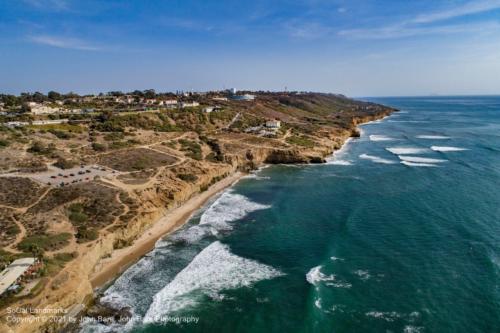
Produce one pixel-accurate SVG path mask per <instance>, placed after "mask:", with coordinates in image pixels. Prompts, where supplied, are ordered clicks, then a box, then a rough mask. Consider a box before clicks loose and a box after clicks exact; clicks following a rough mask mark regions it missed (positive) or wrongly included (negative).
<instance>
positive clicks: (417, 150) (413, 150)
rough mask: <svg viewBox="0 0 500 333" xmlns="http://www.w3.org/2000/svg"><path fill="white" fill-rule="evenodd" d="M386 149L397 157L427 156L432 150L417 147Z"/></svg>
mask: <svg viewBox="0 0 500 333" xmlns="http://www.w3.org/2000/svg"><path fill="white" fill-rule="evenodd" d="M385 149H386V150H387V151H390V152H391V153H393V154H395V155H408V154H425V153H428V152H430V150H429V149H427V148H417V147H388V148H385Z"/></svg>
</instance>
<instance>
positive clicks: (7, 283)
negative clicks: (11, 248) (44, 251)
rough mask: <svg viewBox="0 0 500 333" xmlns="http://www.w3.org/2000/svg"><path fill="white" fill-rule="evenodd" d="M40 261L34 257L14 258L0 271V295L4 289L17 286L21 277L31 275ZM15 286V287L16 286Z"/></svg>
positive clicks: (13, 288) (11, 288) (21, 279)
mask: <svg viewBox="0 0 500 333" xmlns="http://www.w3.org/2000/svg"><path fill="white" fill-rule="evenodd" d="M40 266H41V263H40V262H39V261H38V260H37V259H36V258H21V259H17V260H14V261H13V262H12V263H11V264H10V265H9V266H8V267H7V268H6V269H4V270H3V271H2V273H0V295H2V294H4V293H5V292H6V291H8V290H9V289H10V290H15V289H17V288H19V286H20V284H21V283H22V282H23V279H25V278H27V277H30V276H32V275H33V274H34V273H36V271H37V270H38V269H39V268H40ZM16 287H17V288H16Z"/></svg>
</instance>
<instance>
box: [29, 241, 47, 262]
mask: <svg viewBox="0 0 500 333" xmlns="http://www.w3.org/2000/svg"><path fill="white" fill-rule="evenodd" d="M28 250H29V252H30V253H31V254H32V255H33V257H35V258H37V259H38V260H40V261H41V260H43V255H44V252H45V251H44V250H43V249H42V248H41V247H40V246H38V245H37V244H30V246H29V248H28Z"/></svg>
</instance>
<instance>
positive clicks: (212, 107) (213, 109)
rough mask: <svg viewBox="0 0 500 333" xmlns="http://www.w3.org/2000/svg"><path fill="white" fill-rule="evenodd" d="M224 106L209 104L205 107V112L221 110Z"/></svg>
mask: <svg viewBox="0 0 500 333" xmlns="http://www.w3.org/2000/svg"><path fill="white" fill-rule="evenodd" d="M220 110H222V108H221V107H220V106H207V107H206V108H203V112H205V113H210V112H214V111H220Z"/></svg>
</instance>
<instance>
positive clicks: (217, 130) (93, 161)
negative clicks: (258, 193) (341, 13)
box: [0, 93, 396, 333]
mask: <svg viewBox="0 0 500 333" xmlns="http://www.w3.org/2000/svg"><path fill="white" fill-rule="evenodd" d="M200 102H201V103H208V102H207V101H206V100H204V99H203V98H201V99H200ZM219 104H221V105H220V107H221V109H222V111H218V113H216V112H212V113H210V114H206V113H203V111H202V110H201V109H200V110H198V109H195V110H190V111H186V112H184V113H181V112H182V111H179V113H177V112H178V111H172V112H170V111H166V112H164V113H162V112H159V113H156V112H155V113H138V114H133V115H121V114H114V115H109V116H107V118H106V119H104V118H102V119H101V118H96V119H91V120H90V122H89V123H88V124H85V125H81V124H79V125H75V126H78V127H79V129H78V131H79V132H78V133H76V132H72V134H71V135H72V137H71V138H69V139H60V138H58V137H57V135H53V134H51V133H50V132H43V133H41V132H39V131H34V132H33V133H31V134H30V133H28V134H26V135H27V136H28V139H29V140H28V142H33V141H34V140H38V141H40V142H42V145H43V144H48V143H49V142H52V143H54V146H55V148H54V149H55V150H56V151H57V150H60V151H61V153H60V155H59V156H57V157H53V156H55V155H49V154H45V155H44V154H38V153H33V152H28V154H27V155H26V154H24V155H23V156H24V157H23V158H25V159H27V158H29V159H30V163H32V164H36V163H42V164H43V163H45V164H51V163H55V162H57V161H58V160H61V159H64V160H71V161H73V162H74V163H75V165H76V168H79V167H78V166H79V165H82V167H81V170H80V169H75V170H79V172H80V173H81V172H83V174H82V175H83V176H82V177H84V176H85V172H86V171H82V170H90V172H94V171H93V170H94V169H92V168H91V167H87V166H92V165H96V166H98V167H97V168H98V171H99V172H101V173H100V174H98V175H97V174H96V175H95V176H94V177H93V179H88V180H87V181H85V179H84V181H81V182H75V183H73V184H69V185H66V186H54V185H53V184H49V185H48V184H47V181H45V182H42V181H41V180H40V179H44V178H43V174H42V175H41V176H40V175H38V174H37V173H36V172H30V173H25V172H19V171H16V168H17V169H19V167H18V165H21V164H22V163H25V164H26V163H27V161H25V160H23V161H20V160H11V164H10V165H3V167H4V174H3V175H2V177H0V182H4V183H5V184H3V183H2V184H3V185H5V186H2V188H7V187H6V186H8V184H11V183H9V182H13V181H20V180H22V181H28V182H29V185H30V186H31V185H32V186H34V187H36V188H38V192H36V193H35V194H34V195H33V197H28V196H27V194H22V195H23V196H24V197H23V200H24V201H22V200H18V201H17V202H14V203H12V202H8V201H7V198H8V196H7V195H1V194H0V204H1V205H2V207H5V208H2V209H3V211H2V212H1V213H2V214H3V216H4V217H5V220H6V221H8V223H12V224H13V225H17V226H18V228H19V233H18V234H17V236H15V237H11V238H8V239H7V238H6V239H4V240H2V241H3V243H2V244H3V245H2V246H3V247H4V251H6V253H7V254H6V255H9V256H11V257H15V256H18V255H22V253H23V251H26V252H27V253H29V251H30V250H28V249H27V248H26V249H25V248H23V247H22V244H24V243H23V242H26V239H28V240H32V239H35V238H34V237H35V235H44V237H45V238H44V242H45V243H43V244H42V246H45V244H46V243H47V242H49V240H52V239H54V238H55V237H56V236H58V237H59V238H58V239H60V240H58V241H57V242H55V241H54V242H50V246H47V247H46V248H44V251H43V254H42V255H43V257H44V260H45V262H46V263H47V267H48V268H49V269H48V270H47V271H46V272H45V274H44V275H43V276H42V277H41V279H40V281H39V283H40V286H39V287H38V289H37V290H35V291H33V292H32V293H31V294H29V295H27V296H23V297H14V298H13V299H11V300H9V301H8V302H5V303H4V305H3V306H2V308H1V309H0V313H1V316H2V320H1V321H0V331H2V332H4V331H5V332H23V333H24V332H59V331H60V330H61V328H62V327H64V326H66V325H68V324H71V323H72V321H74V320H77V319H78V315H79V314H80V313H83V312H84V310H85V308H86V307H87V306H89V305H91V304H92V303H93V298H94V292H95V290H96V288H99V287H102V286H104V285H105V284H106V283H107V282H109V281H111V280H112V279H113V278H114V277H116V276H117V274H120V273H121V272H123V271H124V270H125V269H126V268H127V267H128V266H129V265H131V264H132V263H134V262H135V261H137V260H138V259H139V258H140V257H141V256H142V255H144V254H146V253H147V252H148V251H150V250H151V249H152V248H153V247H154V244H155V242H156V240H158V239H159V238H160V237H162V236H163V235H165V234H168V233H169V232H172V231H174V230H176V229H177V228H179V227H180V226H181V225H182V224H183V223H184V222H185V221H186V220H187V219H188V218H189V216H190V214H191V213H193V212H194V211H196V210H197V209H198V208H199V207H201V206H202V205H203V204H204V203H205V202H206V201H207V200H208V199H209V198H210V197H211V196H212V195H214V194H216V193H217V192H219V191H221V190H223V189H224V188H226V187H228V186H230V185H231V184H233V183H234V182H235V181H237V180H238V179H239V178H240V177H241V176H242V175H244V174H246V173H248V172H251V171H252V170H255V169H257V168H259V167H260V166H263V165H264V164H308V163H324V162H325V158H326V157H328V156H329V155H331V154H332V153H333V152H334V151H335V150H337V149H340V147H342V145H343V144H344V142H345V141H346V140H347V139H348V138H350V137H356V136H359V132H358V130H357V125H359V124H362V123H365V122H369V121H374V120H377V119H381V118H383V117H385V116H388V115H390V114H391V113H392V112H394V111H396V110H394V109H392V108H388V107H385V106H382V105H378V104H374V103H367V102H360V101H355V100H352V99H349V98H347V97H344V96H342V95H333V94H316V93H304V94H277V93H256V98H255V100H254V101H250V102H249V101H222V102H219ZM169 112H170V113H169ZM270 119H271V120H273V121H274V122H275V123H276V124H278V125H272V126H274V127H266V121H270ZM167 124H168V129H169V130H165V131H163V130H161V131H160V130H158V129H159V128H166V127H165V126H167ZM162 126H163V127H162ZM118 128H121V129H122V131H120V130H117V129H118ZM257 128H258V129H257ZM110 129H111V131H110ZM74 130H75V131H76V129H74ZM75 133H76V134H75ZM129 134H130V135H129ZM59 136H61V137H62V134H59ZM85 136H87V137H88V138H92V139H93V141H91V144H90V145H89V144H81V140H84V139H85V138H84V137H85ZM82 138H83V139H82ZM127 138H129V139H127ZM108 139H109V140H108ZM71 140H74V141H75V146H76V144H77V143H79V144H80V145H79V146H78V147H79V148H78V149H76V148H74V151H73V152H69V150H67V148H65V147H67V146H68V144H70V143H71ZM77 140H80V141H78V142H77ZM127 140H128V141H127ZM118 142H128V143H127V144H126V145H125V144H121V146H120V144H118ZM96 143H99V144H100V145H101V144H102V145H104V144H106V146H107V147H106V149H104V150H101V148H100V146H99V145H96ZM8 149H10V152H9V154H15V153H16V151H17V152H20V151H23V152H26V150H27V149H29V146H28V144H25V143H22V142H19V143H15V144H12V145H11V146H10V147H9V148H8ZM16 163H17V164H16ZM84 166H85V167H84ZM49 171H50V169H49ZM96 172H97V171H96ZM60 173H64V171H61V172H60ZM75 174H77V173H75ZM75 177H76V176H75ZM48 179H49V180H50V179H51V178H50V177H48ZM16 191H17V190H16V188H14V187H13V186H10V188H9V193H8V195H10V196H12V195H14V196H16V195H17V196H19V197H20V196H21V194H20V193H17V192H16ZM19 191H20V190H19ZM60 235H67V236H64V237H62V236H60ZM63 238H64V239H63ZM62 258H64V260H63V259H62ZM13 308H32V309H64V310H65V311H66V312H65V315H64V316H62V317H61V318H64V319H63V320H60V321H59V322H57V321H54V320H51V319H50V318H51V314H50V312H48V313H43V311H40V313H35V314H34V313H20V314H16V318H17V319H18V320H17V321H10V322H9V321H7V320H4V319H5V318H7V314H8V311H9V309H13Z"/></svg>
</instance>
